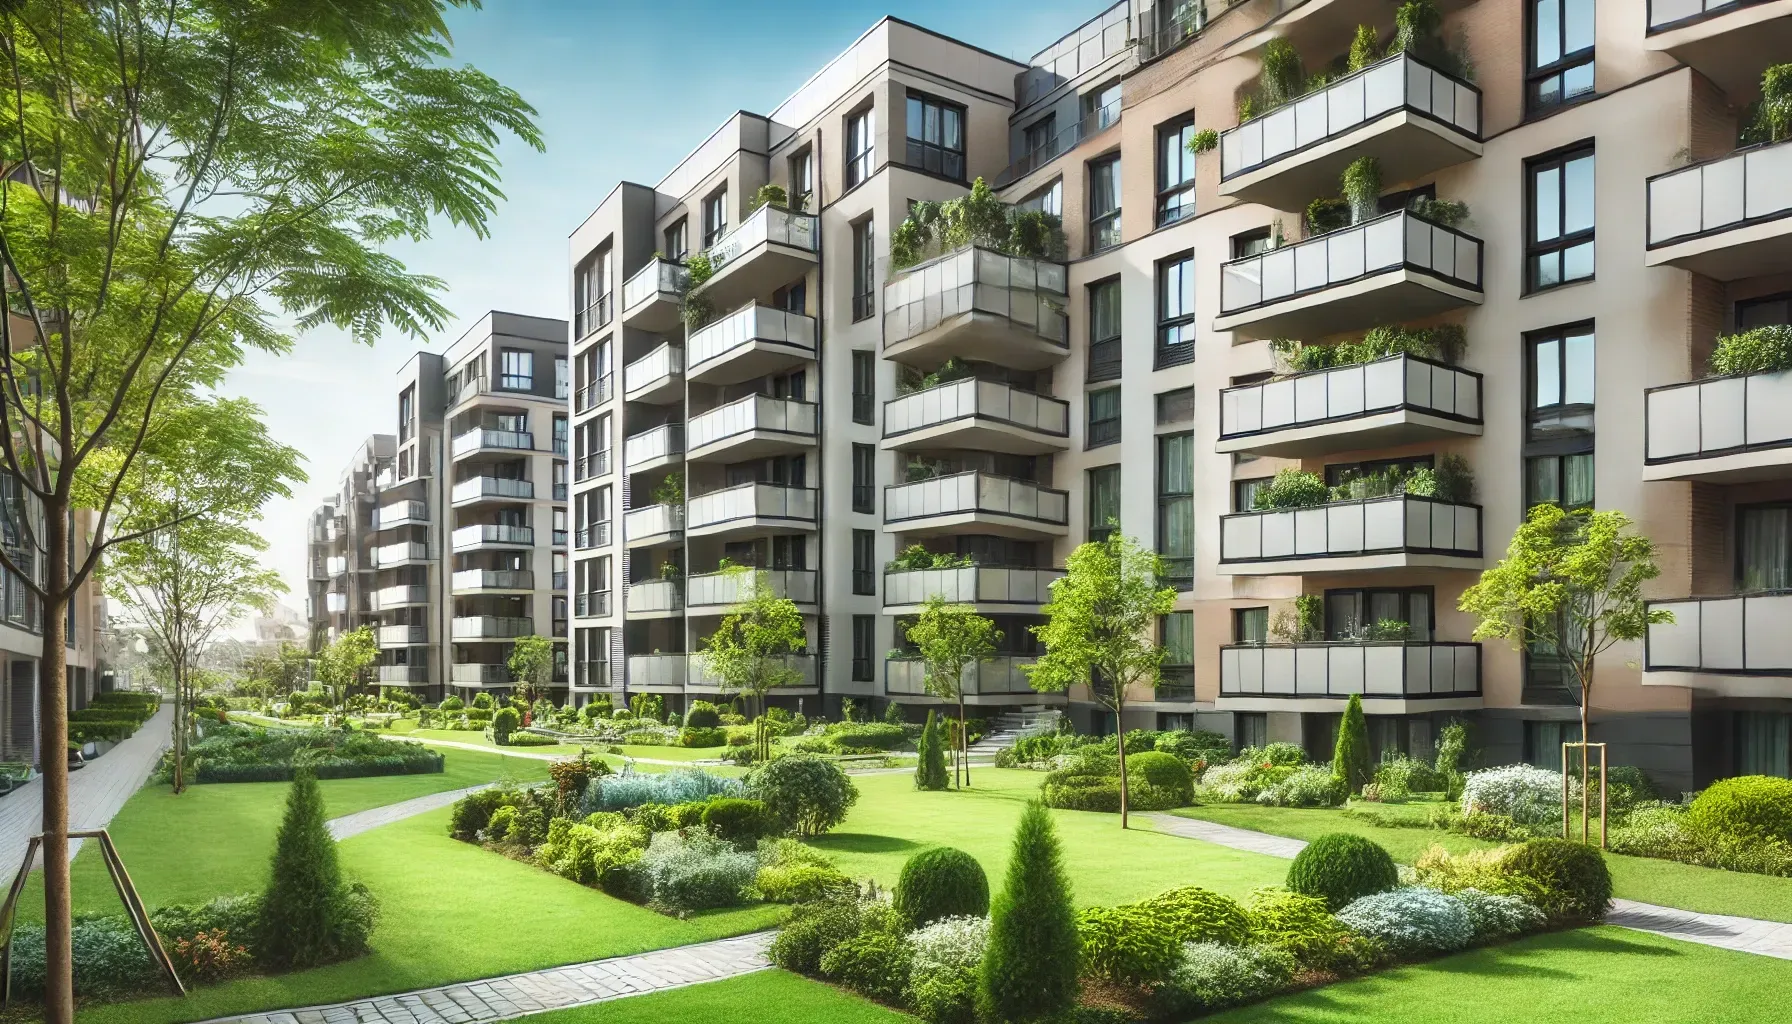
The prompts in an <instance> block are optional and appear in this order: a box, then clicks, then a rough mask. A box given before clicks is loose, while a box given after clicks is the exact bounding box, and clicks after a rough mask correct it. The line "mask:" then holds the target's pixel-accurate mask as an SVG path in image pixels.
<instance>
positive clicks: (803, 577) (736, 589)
mask: <svg viewBox="0 0 1792 1024" xmlns="http://www.w3.org/2000/svg"><path fill="white" fill-rule="evenodd" d="M817 575H818V574H817V573H816V572H815V571H814V570H812V569H810V570H805V569H761V570H758V571H757V572H756V573H751V574H748V575H745V576H738V575H734V574H731V573H721V572H715V573H702V574H700V575H696V576H692V577H691V578H690V579H688V580H686V581H685V605H686V607H689V608H711V609H715V608H727V607H729V606H731V605H734V604H738V603H739V602H740V601H741V600H742V598H743V597H744V596H745V595H746V594H747V592H748V590H749V588H750V587H751V586H752V585H753V584H752V582H751V581H752V580H753V579H755V578H757V579H760V580H763V581H764V584H765V585H766V586H769V587H771V589H772V593H773V594H776V595H777V596H778V597H783V598H789V599H790V600H792V601H795V602H796V603H797V604H814V603H815V595H816V590H817V587H816V578H817Z"/></svg>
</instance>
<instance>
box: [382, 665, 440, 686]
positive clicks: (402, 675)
mask: <svg viewBox="0 0 1792 1024" xmlns="http://www.w3.org/2000/svg"><path fill="white" fill-rule="evenodd" d="M380 682H381V683H384V684H385V685H387V686H392V685H395V684H400V683H427V682H429V666H428V665H381V666H380Z"/></svg>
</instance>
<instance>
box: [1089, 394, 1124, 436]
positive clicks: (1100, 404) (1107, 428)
mask: <svg viewBox="0 0 1792 1024" xmlns="http://www.w3.org/2000/svg"><path fill="white" fill-rule="evenodd" d="M1119 442H1120V389H1119V388H1107V389H1105V390H1102V391H1091V392H1089V436H1088V439H1087V443H1086V444H1085V445H1084V447H1087V448H1100V447H1101V446H1102V445H1107V444H1118V443H1119Z"/></svg>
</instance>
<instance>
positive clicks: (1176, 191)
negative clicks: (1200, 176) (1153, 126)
mask: <svg viewBox="0 0 1792 1024" xmlns="http://www.w3.org/2000/svg"><path fill="white" fill-rule="evenodd" d="M1194 132H1195V115H1194V114H1192V113H1189V114H1184V115H1182V116H1181V117H1176V118H1171V119H1170V120H1168V121H1165V122H1164V123H1163V124H1160V125H1158V126H1157V149H1156V153H1155V159H1154V160H1153V161H1152V162H1153V163H1154V164H1156V168H1155V174H1156V176H1157V195H1156V202H1155V204H1154V206H1153V214H1152V216H1153V223H1154V224H1155V225H1156V226H1157V227H1160V228H1164V227H1169V226H1170V225H1172V224H1180V223H1182V222H1183V221H1185V220H1188V219H1189V218H1190V217H1193V216H1194V215H1195V177H1196V171H1195V155H1194V153H1192V152H1191V151H1190V150H1189V148H1188V146H1189V143H1190V142H1191V141H1192V140H1193V139H1194ZM1172 138H1174V139H1175V145H1176V150H1177V152H1178V154H1179V155H1181V156H1182V157H1183V166H1185V167H1186V168H1187V169H1188V176H1187V177H1185V178H1182V179H1180V180H1178V181H1170V180H1169V175H1168V173H1167V171H1168V169H1169V168H1168V165H1169V157H1170V150H1169V149H1167V148H1166V143H1168V142H1169V141H1170V140H1171V139H1172ZM1172 201H1174V202H1175V206H1174V207H1172V206H1171V205H1170V204H1171V202H1172ZM1172 214H1173V215H1172Z"/></svg>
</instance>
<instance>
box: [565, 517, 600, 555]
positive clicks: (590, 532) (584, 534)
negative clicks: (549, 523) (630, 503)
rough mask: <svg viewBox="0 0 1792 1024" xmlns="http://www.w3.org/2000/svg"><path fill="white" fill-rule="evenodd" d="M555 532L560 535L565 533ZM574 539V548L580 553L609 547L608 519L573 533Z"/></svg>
mask: <svg viewBox="0 0 1792 1024" xmlns="http://www.w3.org/2000/svg"><path fill="white" fill-rule="evenodd" d="M555 532H556V533H559V532H563V531H555ZM572 538H573V539H572V546H573V547H575V548H577V549H579V550H580V551H587V550H589V549H591V548H603V547H609V546H610V521H609V520H608V519H604V520H600V521H598V522H595V523H592V524H591V525H590V526H587V527H585V528H583V529H580V530H576V531H574V532H573V535H572Z"/></svg>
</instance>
